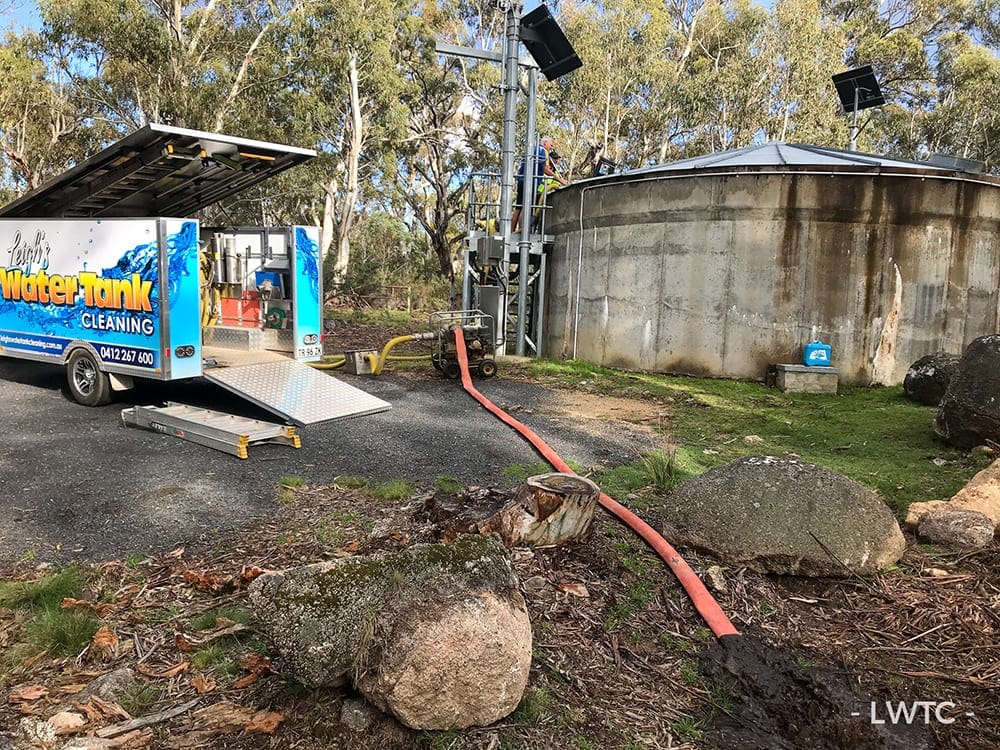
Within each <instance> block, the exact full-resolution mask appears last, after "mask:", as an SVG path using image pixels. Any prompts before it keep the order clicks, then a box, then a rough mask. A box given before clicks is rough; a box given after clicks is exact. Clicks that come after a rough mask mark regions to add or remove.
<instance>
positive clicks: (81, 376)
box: [66, 349, 112, 406]
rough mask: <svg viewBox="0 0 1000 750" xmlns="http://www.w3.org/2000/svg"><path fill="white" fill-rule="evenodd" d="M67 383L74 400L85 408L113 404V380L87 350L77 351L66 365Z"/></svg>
mask: <svg viewBox="0 0 1000 750" xmlns="http://www.w3.org/2000/svg"><path fill="white" fill-rule="evenodd" d="M66 382H67V384H68V385H69V392H70V394H71V395H72V396H73V400H74V401H76V402H77V403H78V404H83V405H84V406H103V405H104V404H108V403H111V395H112V393H111V379H110V378H109V377H108V374H107V373H106V372H101V367H100V365H99V364H98V362H97V359H96V358H95V357H94V355H93V354H91V353H90V352H89V351H87V350H86V349H77V350H76V351H75V352H73V353H72V354H71V355H70V357H69V361H68V362H67V363H66Z"/></svg>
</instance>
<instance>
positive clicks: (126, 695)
mask: <svg viewBox="0 0 1000 750" xmlns="http://www.w3.org/2000/svg"><path fill="white" fill-rule="evenodd" d="M158 700H160V688H159V687H157V686H156V685H154V684H153V683H152V682H135V683H133V684H131V685H129V686H128V687H127V688H125V690H124V691H123V692H122V695H121V697H120V698H119V699H118V703H119V705H120V706H121V707H122V708H124V709H125V710H126V711H128V712H129V713H130V714H132V716H133V717H138V716H142V715H143V714H144V713H146V711H148V710H149V708H150V707H152V706H153V705H155V704H156V702H157V701H158Z"/></svg>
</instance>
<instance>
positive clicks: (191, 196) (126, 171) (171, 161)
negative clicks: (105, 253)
mask: <svg viewBox="0 0 1000 750" xmlns="http://www.w3.org/2000/svg"><path fill="white" fill-rule="evenodd" d="M315 155H316V152H315V151H311V150H309V149H304V148H295V147H294V146H283V145H281V144H277V143H266V142H264V141H254V140H249V139H246V138H236V137H233V136H228V135H221V134H219V133H205V132H202V131H198V130H187V129H185V128H176V127H171V126H168V125H154V124H150V125H146V126H145V127H143V128H141V129H139V130H137V131H135V132H134V133H132V134H131V135H129V136H126V137H125V138H123V139H122V140H120V141H118V142H117V143H114V144H112V145H110V146H108V147H107V148H106V149H104V150H103V151H101V152H100V153H98V154H95V155H94V156H92V157H90V158H89V159H86V160H84V161H82V162H80V163H79V164H77V165H76V166H75V167H73V168H71V169H69V170H67V171H66V172H63V173H62V174H61V175H59V176H58V177H56V178H54V179H52V180H50V181H49V182H47V183H46V184H44V185H42V186H41V187H38V188H36V189H34V190H32V191H30V192H28V193H25V194H24V195H22V196H21V197H20V198H18V199H17V200H16V201H14V202H13V203H9V204H8V205H6V206H4V207H3V208H0V216H3V217H17V216H24V217H32V218H59V217H90V216H105V217H110V216H114V217H129V216H175V217H186V216H190V215H191V214H193V213H194V212H195V211H198V210H199V209H202V208H204V207H205V206H209V205H211V204H213V203H216V202H217V201H220V200H222V199H223V198H227V197H229V196H232V195H235V194H237V193H239V192H241V191H243V190H246V189H247V188H248V187H250V186H251V185H256V184H257V183H258V182H261V181H263V180H266V179H268V178H269V177H273V176H274V175H276V174H278V173H279V172H283V171H284V170H286V169H288V168H289V167H293V166H295V165H296V164H300V163H302V162H304V161H306V160H307V159H311V158H312V157H314V156H315Z"/></svg>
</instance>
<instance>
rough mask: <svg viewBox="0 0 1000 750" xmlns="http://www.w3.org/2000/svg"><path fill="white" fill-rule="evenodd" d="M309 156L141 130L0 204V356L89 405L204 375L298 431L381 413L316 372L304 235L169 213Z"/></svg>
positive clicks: (316, 277) (312, 289) (314, 274)
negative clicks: (48, 376) (58, 382)
mask: <svg viewBox="0 0 1000 750" xmlns="http://www.w3.org/2000/svg"><path fill="white" fill-rule="evenodd" d="M314 156H315V152H314V151H311V150H308V149H302V148H295V147H292V146H284V145H280V144H275V143H265V142H262V141H253V140H248V139H245V138H235V137H232V136H226V135H221V134H218V133H204V132H200V131H195V130H187V129H183V128H175V127H168V126H164V125H147V126H146V127H144V128H142V129H141V130H138V131H136V132H135V133H133V134H132V135H130V136H128V137H126V138H124V139H123V140H121V141H119V142H118V143H115V144H113V145H112V146H109V147H108V148H106V149H105V150H104V151H101V152H100V153H98V154H97V155H95V156H93V157H91V158H89V159H87V160H85V161H83V162H81V163H80V164H78V165H76V166H75V167H73V168H72V169H70V170H69V171H67V172H65V173H63V174H62V175H60V176H58V177H56V178H55V179H53V180H51V181H50V182H48V183H46V184H45V185H43V186H41V187H39V188H37V189H35V190H32V191H30V192H29V193H27V194H25V195H24V196H22V197H21V198H19V199H18V200H16V201H14V202H13V203H11V204H9V205H7V206H5V207H3V208H2V209H0V355H3V356H8V357H17V358H20V359H29V360H35V361H40V362H50V363H54V364H58V365H63V366H65V367H66V369H67V382H68V385H69V389H70V392H71V394H72V395H73V398H74V399H76V400H77V401H78V402H80V403H81V404H85V405H88V406H98V405H102V404H106V403H108V402H109V401H110V400H111V397H112V392H113V391H115V390H125V389H128V388H131V387H132V385H133V383H134V381H135V379H136V378H144V379H149V380H161V381H169V380H180V379H187V378H197V377H204V378H206V379H208V380H211V381H213V382H215V383H217V384H218V385H221V386H222V387H224V388H226V389H228V390H230V391H233V392H235V393H237V394H239V395H241V396H243V397H244V398H246V399H247V400H249V401H252V402H253V403H255V404H257V405H259V406H261V407H263V408H265V409H268V410H269V411H272V412H274V413H276V414H278V415H280V416H282V417H284V418H285V419H287V420H288V421H290V422H292V423H295V424H299V425H304V424H311V423H314V422H322V421H325V420H329V419H336V418H339V417H345V416H351V415H357V414H369V413H373V412H377V411H383V410H385V409H388V408H389V404H387V403H386V402H384V401H382V400H380V399H377V398H374V397H373V396H370V395H368V394H367V393H365V392H363V391H361V390H359V389H357V388H354V387H352V386H349V385H347V384H345V383H341V382H339V381H337V380H335V379H334V378H332V377H330V376H329V375H326V374H324V373H320V372H317V371H316V370H314V369H313V368H311V367H309V366H308V365H307V363H310V362H318V361H320V360H321V359H322V354H323V348H322V339H321V332H322V299H323V294H322V275H321V267H322V264H321V262H320V252H319V231H318V229H317V228H316V227H311V226H291V227H221V228H212V227H202V226H201V225H200V224H199V222H198V221H197V220H195V219H190V218H183V217H187V216H190V215H192V214H194V213H195V212H197V211H199V210H200V209H203V208H205V207H206V206H209V205H211V204H213V203H215V202H217V201H219V200H222V199H224V198H227V197H231V196H233V195H236V194H238V193H240V192H242V191H243V190H246V189H247V188H249V187H251V186H253V185H256V184H258V183H260V182H262V181H264V180H266V179H268V178H270V177H272V176H274V175H276V174H278V173H280V172H282V171H284V170H286V169H289V168H291V167H293V166H295V165H297V164H301V163H302V162H304V161H307V160H308V159H311V158H312V157H314Z"/></svg>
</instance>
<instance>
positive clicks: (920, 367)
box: [903, 352, 961, 406]
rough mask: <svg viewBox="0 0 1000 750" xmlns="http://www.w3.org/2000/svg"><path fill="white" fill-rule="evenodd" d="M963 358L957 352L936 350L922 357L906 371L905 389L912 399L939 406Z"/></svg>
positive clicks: (920, 402)
mask: <svg viewBox="0 0 1000 750" xmlns="http://www.w3.org/2000/svg"><path fill="white" fill-rule="evenodd" d="M959 359H961V358H960V357H959V356H958V355H956V354H948V353H947V352H936V353H935V354H928V355H927V356H926V357H921V358H920V359H918V360H917V361H916V362H914V363H913V364H912V365H910V369H909V370H907V371H906V377H905V378H904V379H903V391H904V392H905V393H906V395H907V397H908V398H910V399H911V400H912V401H916V402H917V403H919V404H925V405H927V406H937V405H938V404H939V403H941V398H942V397H943V396H944V393H945V391H946V390H948V383H950V382H951V378H952V376H953V375H954V374H955V371H956V370H957V369H958V361H959Z"/></svg>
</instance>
